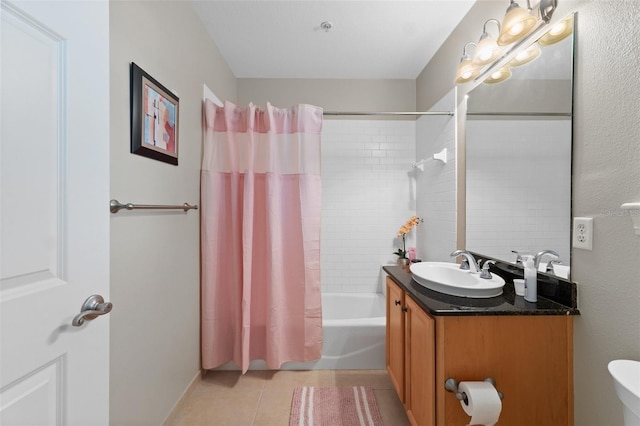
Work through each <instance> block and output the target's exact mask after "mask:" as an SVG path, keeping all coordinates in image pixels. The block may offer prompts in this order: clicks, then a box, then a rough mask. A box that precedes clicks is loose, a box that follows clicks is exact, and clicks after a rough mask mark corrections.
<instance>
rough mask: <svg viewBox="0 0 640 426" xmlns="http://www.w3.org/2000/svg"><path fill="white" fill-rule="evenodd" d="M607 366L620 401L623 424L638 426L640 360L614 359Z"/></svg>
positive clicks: (639, 425) (639, 410)
mask: <svg viewBox="0 0 640 426" xmlns="http://www.w3.org/2000/svg"><path fill="white" fill-rule="evenodd" d="M608 367H609V373H610V374H611V377H613V381H614V385H615V389H616V395H618V398H619V399H620V401H621V402H622V409H623V413H624V425H625V426H640V361H632V360H628V359H616V360H614V361H611V362H610V363H609V366H608Z"/></svg>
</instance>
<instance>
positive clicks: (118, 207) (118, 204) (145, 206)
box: [109, 200, 198, 213]
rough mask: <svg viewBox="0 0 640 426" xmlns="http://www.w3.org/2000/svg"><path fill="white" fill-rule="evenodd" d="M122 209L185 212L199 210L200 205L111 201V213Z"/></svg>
mask: <svg viewBox="0 0 640 426" xmlns="http://www.w3.org/2000/svg"><path fill="white" fill-rule="evenodd" d="M122 209H127V210H134V209H142V210H178V209H179V210H184V211H185V212H186V211H188V210H191V209H193V210H198V205H197V204H196V205H193V206H192V205H190V204H187V203H184V204H183V205H181V206H177V205H176V206H165V205H158V204H133V203H127V204H122V203H121V202H120V201H118V200H111V202H110V203H109V210H110V211H111V213H118V212H119V211H120V210H122Z"/></svg>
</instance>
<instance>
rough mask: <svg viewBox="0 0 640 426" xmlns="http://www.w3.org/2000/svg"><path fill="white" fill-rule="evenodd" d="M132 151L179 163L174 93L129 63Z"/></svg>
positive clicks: (175, 163)
mask: <svg viewBox="0 0 640 426" xmlns="http://www.w3.org/2000/svg"><path fill="white" fill-rule="evenodd" d="M130 87H131V105H130V111H131V153H132V154H137V155H142V156H143V157H147V158H152V159H154V160H158V161H163V162H165V163H169V164H173V165H175V166H177V165H178V146H179V145H178V116H179V114H178V113H179V106H180V100H179V98H178V96H177V95H175V94H174V93H173V92H171V91H170V90H168V89H167V88H166V87H165V86H163V85H162V84H161V83H159V82H158V81H157V80H156V79H154V78H153V77H151V76H150V75H149V74H148V73H146V72H145V71H144V70H143V69H142V68H140V67H139V66H138V65H136V64H135V63H133V62H132V63H131V85H130Z"/></svg>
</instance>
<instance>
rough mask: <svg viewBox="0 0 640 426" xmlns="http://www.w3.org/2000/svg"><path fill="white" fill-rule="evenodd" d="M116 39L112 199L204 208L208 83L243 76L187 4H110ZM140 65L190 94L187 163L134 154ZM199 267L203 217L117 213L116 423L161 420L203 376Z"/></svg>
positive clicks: (232, 87)
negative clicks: (134, 80)
mask: <svg viewBox="0 0 640 426" xmlns="http://www.w3.org/2000/svg"><path fill="white" fill-rule="evenodd" d="M110 43H111V46H110V50H111V58H110V59H111V65H110V66H111V81H110V84H111V197H112V198H117V199H118V200H120V201H121V202H134V203H143V204H182V203H183V202H189V203H199V197H200V195H199V179H200V178H199V173H200V172H199V171H200V158H201V145H202V131H201V117H202V112H201V102H202V84H203V83H206V84H207V85H208V86H209V87H210V88H211V89H212V90H213V91H214V92H215V93H216V95H218V97H220V98H221V99H231V100H234V99H235V93H236V82H235V77H234V76H233V74H232V73H231V71H230V70H229V68H228V66H227V64H226V63H225V62H224V60H223V59H222V58H221V56H220V55H219V53H218V51H217V49H216V47H215V45H214V44H213V43H212V42H211V40H210V38H209V36H208V34H207V33H206V31H205V29H204V28H203V26H202V25H201V24H200V21H199V20H198V18H197V16H196V15H195V13H194V12H193V11H192V9H191V8H190V6H189V5H188V3H185V2H159V1H158V2H146V1H142V2H133V1H112V2H110ZM130 62H135V63H136V64H138V65H139V66H140V67H141V68H142V69H144V70H145V71H146V72H147V73H149V74H150V75H151V76H153V77H154V78H155V79H157V80H158V81H159V82H160V83H162V84H163V85H165V86H166V87H167V88H169V89H171V90H174V91H176V92H177V94H178V96H179V97H180V113H179V166H177V167H176V166H173V165H169V164H166V163H162V162H159V161H155V160H151V159H148V158H145V157H141V156H138V155H133V154H130V153H129V144H130V142H129V63H130ZM105 202H106V201H105ZM199 269H200V267H199V215H198V212H194V211H191V212H189V213H186V214H185V213H184V212H182V211H175V212H171V213H170V212H149V211H133V212H127V211H121V212H120V213H118V214H116V215H112V216H111V301H112V302H113V304H114V309H113V313H112V315H111V339H110V340H111V342H110V343H111V354H110V355H111V374H110V382H111V383H110V388H111V395H110V398H111V403H110V405H111V409H110V422H111V424H114V425H127V426H133V425H158V424H161V423H162V422H163V421H164V419H165V418H166V417H167V416H168V415H169V413H170V411H171V409H172V408H173V406H174V404H175V403H176V402H177V401H178V400H179V398H180V396H181V395H182V393H183V392H184V391H185V390H186V389H187V387H188V386H189V383H190V382H191V381H192V380H193V379H194V378H195V377H196V375H197V374H198V372H199V370H200V353H199V350H200V343H199V342H200V324H199V314H200V306H199V296H200V290H199V286H200V283H199ZM88 379H90V378H88Z"/></svg>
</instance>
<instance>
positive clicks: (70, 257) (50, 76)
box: [0, 0, 117, 426]
mask: <svg viewBox="0 0 640 426" xmlns="http://www.w3.org/2000/svg"><path fill="white" fill-rule="evenodd" d="M0 1H1V4H2V9H1V16H0V17H1V28H0V30H1V90H2V92H1V104H2V105H1V112H0V114H1V115H0V119H1V122H0V126H1V139H0V142H1V145H0V167H1V168H0V190H1V192H0V278H1V280H0V315H1V324H0V326H1V330H0V331H1V346H0V355H1V361H0V368H1V369H0V424H2V425H6V426H14V425H65V424H73V425H107V424H108V420H109V390H108V383H109V370H108V365H109V341H108V338H109V315H101V316H98V317H97V318H95V319H94V320H92V321H88V322H85V324H84V325H82V326H80V327H76V326H73V325H72V321H73V319H74V317H75V316H76V315H77V314H79V313H80V308H81V305H82V304H83V302H84V300H85V299H86V298H87V297H89V296H91V295H93V294H100V295H102V296H104V298H105V299H106V300H107V301H108V300H109V299H108V298H109V214H110V213H109V210H108V204H109V44H108V42H109V21H108V19H109V18H108V17H109V8H108V2H107V1H78V2H62V1H38V2H34V1H17V2H5V1H4V0H0ZM114 312H117V307H115V308H114Z"/></svg>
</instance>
